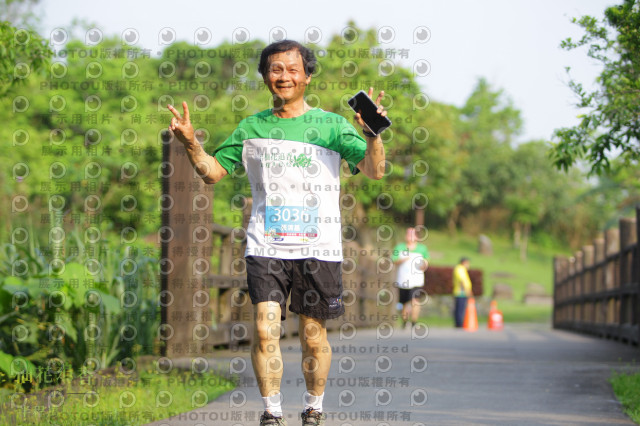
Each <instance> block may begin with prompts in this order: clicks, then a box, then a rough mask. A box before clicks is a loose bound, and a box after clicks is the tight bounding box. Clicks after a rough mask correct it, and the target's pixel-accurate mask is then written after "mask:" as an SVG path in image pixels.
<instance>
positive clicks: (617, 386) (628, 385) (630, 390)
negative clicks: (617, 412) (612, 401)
mask: <svg viewBox="0 0 640 426" xmlns="http://www.w3.org/2000/svg"><path fill="white" fill-rule="evenodd" d="M609 382H610V383H611V386H612V387H613V392H615V394H616V398H618V401H620V403H621V404H622V406H623V407H624V412H625V413H626V414H627V415H628V416H629V417H631V420H633V421H634V422H635V423H637V424H640V373H635V374H633V373H630V374H625V373H616V372H614V373H613V375H612V376H611V378H610V379H609Z"/></svg>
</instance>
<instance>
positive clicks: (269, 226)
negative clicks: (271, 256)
mask: <svg viewBox="0 0 640 426" xmlns="http://www.w3.org/2000/svg"><path fill="white" fill-rule="evenodd" d="M280 204H281V202H280V200H271V199H269V198H268V199H267V203H266V208H265V223H264V234H265V235H264V236H265V239H266V241H267V242H268V243H270V244H297V245H300V244H313V243H315V242H316V241H317V240H318V237H319V233H318V232H319V231H318V209H317V208H314V207H309V206H303V205H280Z"/></svg>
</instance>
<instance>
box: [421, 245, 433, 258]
mask: <svg viewBox="0 0 640 426" xmlns="http://www.w3.org/2000/svg"><path fill="white" fill-rule="evenodd" d="M418 247H420V254H422V257H424V258H425V259H426V260H429V257H430V255H429V249H428V248H427V246H426V245H424V244H419V245H418Z"/></svg>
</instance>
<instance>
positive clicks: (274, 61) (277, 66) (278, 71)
mask: <svg viewBox="0 0 640 426" xmlns="http://www.w3.org/2000/svg"><path fill="white" fill-rule="evenodd" d="M310 81H311V76H310V75H309V76H307V75H306V73H305V69H304V63H303V61H302V56H301V55H300V52H299V51H298V49H292V50H287V51H286V52H279V53H274V54H273V55H271V56H269V70H268V72H267V75H266V76H265V77H264V82H265V84H266V85H267V87H268V88H269V91H271V93H272V94H273V95H274V96H276V97H277V98H279V99H280V102H283V103H285V104H289V103H295V102H297V101H299V100H301V99H303V98H304V91H305V89H306V88H307V85H308V84H309V82H310Z"/></svg>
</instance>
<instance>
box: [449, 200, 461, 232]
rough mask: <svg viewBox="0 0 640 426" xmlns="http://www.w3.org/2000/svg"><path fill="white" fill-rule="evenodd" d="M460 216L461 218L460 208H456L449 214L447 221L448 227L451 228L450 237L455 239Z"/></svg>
mask: <svg viewBox="0 0 640 426" xmlns="http://www.w3.org/2000/svg"><path fill="white" fill-rule="evenodd" d="M458 216H460V208H459V207H458V206H455V207H454V208H453V210H451V213H450V214H449V218H448V219H447V226H448V228H449V235H450V236H451V237H455V236H456V234H457V232H458V230H457V226H456V223H457V222H458Z"/></svg>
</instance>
